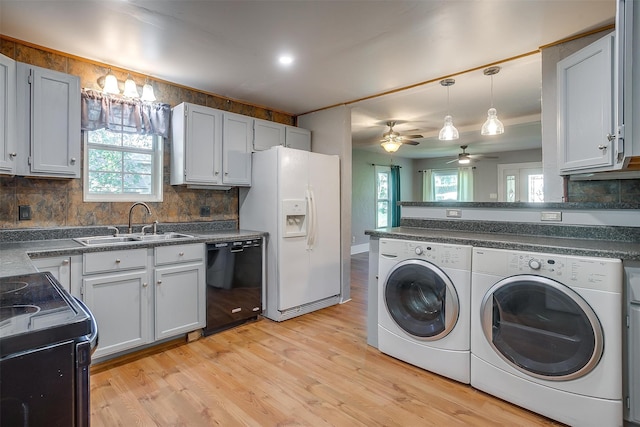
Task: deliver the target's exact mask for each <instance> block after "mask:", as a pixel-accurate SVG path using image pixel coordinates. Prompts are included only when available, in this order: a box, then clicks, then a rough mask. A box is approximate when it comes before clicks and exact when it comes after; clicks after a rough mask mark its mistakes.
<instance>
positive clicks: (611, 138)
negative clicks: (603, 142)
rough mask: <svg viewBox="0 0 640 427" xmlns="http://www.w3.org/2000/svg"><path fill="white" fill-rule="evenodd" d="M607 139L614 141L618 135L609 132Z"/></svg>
mask: <svg viewBox="0 0 640 427" xmlns="http://www.w3.org/2000/svg"><path fill="white" fill-rule="evenodd" d="M607 139H608V140H609V141H613V140H614V139H616V136H615V135H614V134H612V133H610V134H607ZM600 147H602V146H599V147H598V148H600Z"/></svg>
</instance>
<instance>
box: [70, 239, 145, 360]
mask: <svg viewBox="0 0 640 427" xmlns="http://www.w3.org/2000/svg"><path fill="white" fill-rule="evenodd" d="M83 272H84V273H83V274H84V276H83V278H82V299H83V301H84V302H85V303H86V304H87V306H88V307H89V309H90V310H91V312H92V313H93V315H94V316H95V318H96V321H97V323H98V331H99V332H98V333H99V341H98V348H97V350H96V352H95V353H94V355H93V357H94V358H96V359H97V358H100V357H102V356H107V355H110V354H114V353H119V352H121V351H124V350H129V349H133V348H136V347H139V346H142V345H145V344H148V343H150V342H152V341H153V336H152V333H151V332H152V331H151V317H150V301H151V300H150V290H151V289H152V288H151V287H150V286H149V275H148V273H147V249H146V248H145V249H130V250H114V251H107V252H93V253H85V254H84V255H83Z"/></svg>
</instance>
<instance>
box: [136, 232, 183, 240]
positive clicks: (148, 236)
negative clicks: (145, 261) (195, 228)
mask: <svg viewBox="0 0 640 427" xmlns="http://www.w3.org/2000/svg"><path fill="white" fill-rule="evenodd" d="M137 238H138V239H139V240H142V241H143V242H148V241H152V242H153V241H157V240H171V239H192V238H193V236H190V235H188V234H182V233H174V232H170V233H162V234H142V235H140V236H137Z"/></svg>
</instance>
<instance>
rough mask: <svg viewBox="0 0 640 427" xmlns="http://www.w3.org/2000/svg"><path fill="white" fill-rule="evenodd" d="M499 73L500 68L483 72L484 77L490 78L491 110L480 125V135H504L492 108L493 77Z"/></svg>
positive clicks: (492, 68) (502, 126)
mask: <svg viewBox="0 0 640 427" xmlns="http://www.w3.org/2000/svg"><path fill="white" fill-rule="evenodd" d="M499 72H500V67H489V68H486V69H485V70H484V75H485V76H490V77H491V108H489V110H488V111H487V121H485V122H484V124H483V125H482V130H481V131H480V133H481V134H482V135H499V134H501V133H504V125H503V124H502V122H501V121H500V120H498V111H497V110H496V109H495V108H493V76H494V75H495V74H498V73H499Z"/></svg>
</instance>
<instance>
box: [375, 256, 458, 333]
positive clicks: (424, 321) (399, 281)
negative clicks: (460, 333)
mask: <svg viewBox="0 0 640 427" xmlns="http://www.w3.org/2000/svg"><path fill="white" fill-rule="evenodd" d="M383 286H384V301H385V304H386V307H387V311H388V313H389V315H390V316H391V318H392V319H393V320H394V322H395V323H396V324H397V325H398V326H399V327H400V328H401V329H402V330H404V331H405V332H406V333H407V334H409V335H411V336H413V337H415V338H419V339H423V340H428V341H429V340H437V339H441V338H444V337H445V336H446V335H447V334H448V333H449V332H451V330H452V329H453V327H454V326H455V324H456V321H457V320H458V313H459V311H460V303H459V301H458V294H457V292H456V289H455V287H454V285H453V283H452V282H451V279H449V277H448V276H447V275H446V274H445V273H444V272H443V271H442V270H441V269H440V268H438V267H436V266H435V265H433V264H431V263H429V262H427V261H422V260H406V261H402V262H400V263H398V264H397V265H396V266H395V267H394V268H393V269H392V270H391V271H390V272H389V275H388V276H387V279H386V281H385V283H384V285H383Z"/></svg>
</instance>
